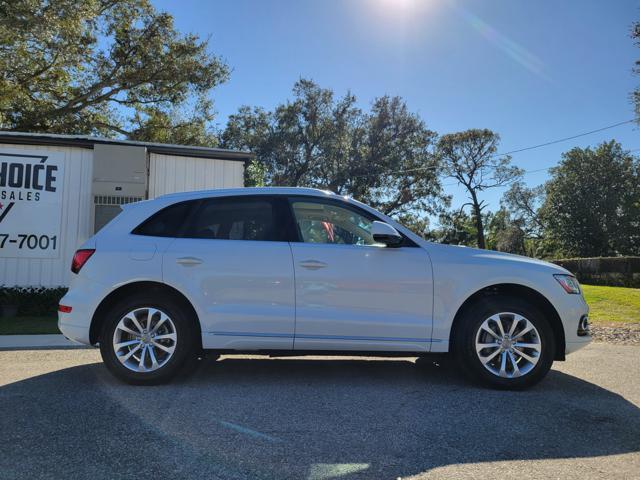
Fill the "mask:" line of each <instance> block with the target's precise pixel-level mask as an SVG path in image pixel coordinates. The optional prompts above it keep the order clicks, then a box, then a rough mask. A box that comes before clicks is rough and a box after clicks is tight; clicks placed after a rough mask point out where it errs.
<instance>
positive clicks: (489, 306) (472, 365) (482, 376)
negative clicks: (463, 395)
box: [454, 296, 555, 389]
mask: <svg viewBox="0 0 640 480" xmlns="http://www.w3.org/2000/svg"><path fill="white" fill-rule="evenodd" d="M459 322H460V323H459V324H458V328H457V331H456V333H457V334H456V338H455V339H454V342H455V344H454V347H455V353H456V357H457V360H458V363H459V364H460V366H461V368H462V370H463V371H464V372H465V373H466V374H467V376H469V377H470V378H471V379H472V380H475V381H480V382H481V383H483V384H485V385H489V386H493V387H497V388H505V389H521V388H527V387H530V386H532V385H535V384H536V383H538V382H539V381H540V380H542V379H543V378H544V376H545V375H546V374H547V373H548V371H549V369H550V368H551V365H552V364H553V357H554V352H555V339H554V337H553V331H552V330H551V328H550V326H549V323H548V322H547V320H546V319H545V317H544V315H543V314H542V312H541V311H540V310H539V309H538V308H536V307H535V305H532V304H530V303H529V302H527V301H525V300H521V299H518V298H513V297H504V296H491V297H486V298H483V299H481V300H479V301H477V302H475V303H474V304H473V305H472V306H470V307H469V308H467V309H465V311H464V312H463V314H462V316H461V318H460V319H459Z"/></svg>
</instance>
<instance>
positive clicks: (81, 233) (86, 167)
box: [0, 143, 93, 287]
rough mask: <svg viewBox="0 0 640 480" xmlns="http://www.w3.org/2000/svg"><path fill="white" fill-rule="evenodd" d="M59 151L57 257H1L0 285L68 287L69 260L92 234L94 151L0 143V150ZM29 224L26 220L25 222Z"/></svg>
mask: <svg viewBox="0 0 640 480" xmlns="http://www.w3.org/2000/svg"><path fill="white" fill-rule="evenodd" d="M2 148H4V149H12V150H14V149H15V150H30V151H34V150H37V151H43V152H52V151H55V152H62V153H63V154H64V182H63V190H64V191H63V201H62V220H61V221H62V225H61V227H60V232H61V235H60V237H61V238H60V255H59V256H58V258H51V259H49V258H44V259H40V258H0V285H10V286H13V285H21V286H27V285H34V286H35V285H42V286H46V287H55V286H61V285H67V284H68V282H69V277H70V275H71V271H70V270H69V269H70V267H71V258H72V257H73V253H74V252H75V251H76V248H77V247H78V246H79V245H80V244H81V243H82V242H84V241H85V240H86V239H87V238H89V236H90V235H91V234H92V226H91V206H92V201H93V199H92V197H91V180H92V169H93V150H90V149H86V148H77V147H53V146H34V145H10V144H4V143H3V144H0V149H2ZM24 222H25V225H28V222H29V219H28V218H25V219H24Z"/></svg>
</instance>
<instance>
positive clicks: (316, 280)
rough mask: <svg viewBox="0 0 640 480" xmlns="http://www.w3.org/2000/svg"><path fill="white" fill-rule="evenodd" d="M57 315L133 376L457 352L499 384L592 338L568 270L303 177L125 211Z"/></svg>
mask: <svg viewBox="0 0 640 480" xmlns="http://www.w3.org/2000/svg"><path fill="white" fill-rule="evenodd" d="M71 270H72V271H73V278H72V281H71V286H70V288H69V291H68V293H67V294H66V295H65V296H64V298H62V300H61V301H60V306H59V320H58V325H59V328H60V330H61V331H62V333H63V334H64V335H65V336H66V337H67V338H69V339H72V340H75V341H77V342H80V343H84V344H88V345H99V346H100V351H101V354H102V358H103V360H104V363H105V365H106V366H107V367H108V369H109V370H110V371H111V372H112V373H113V374H114V375H115V376H116V377H118V378H120V379H122V380H124V381H126V382H129V383H133V384H156V383H161V382H164V381H167V380H169V379H170V378H172V377H173V376H174V375H176V374H177V373H178V372H180V371H181V370H183V367H185V366H186V365H187V364H189V363H190V362H191V361H192V360H193V359H194V358H196V357H197V356H199V355H201V354H202V352H204V351H206V352H208V353H209V354H210V355H221V354H232V353H243V354H247V353H252V354H269V355H292V354H295V355H305V354H313V355H322V354H330V355H337V354H347V355H363V354H366V355H375V356H407V357H411V356H414V357H416V356H423V355H427V354H429V353H442V352H451V353H452V355H454V356H455V358H456V359H457V361H458V363H459V365H460V366H461V368H462V370H463V371H464V372H465V373H466V374H467V375H468V376H469V377H470V378H472V379H475V380H477V381H479V382H481V383H484V384H487V385H491V386H494V387H498V388H523V387H528V386H531V385H533V384H535V383H536V382H538V381H539V380H541V379H542V378H543V377H544V376H545V375H546V373H547V372H548V371H549V369H550V368H551V364H552V363H553V361H554V360H564V358H565V355H566V354H568V353H570V352H573V351H575V350H577V349H579V348H581V347H583V346H585V345H586V344H587V343H588V342H589V341H590V338H591V337H590V335H589V324H588V319H587V314H588V307H587V305H586V303H585V301H584V298H583V296H582V293H581V291H580V286H579V284H578V282H577V281H576V279H575V277H573V276H572V275H571V274H570V273H569V272H568V271H566V270H564V269H563V268H561V267H559V266H556V265H553V264H550V263H546V262H542V261H538V260H534V259H531V258H526V257H520V256H516V255H509V254H504V253H498V252H493V251H488V250H477V249H472V248H465V247H456V246H447V245H440V244H435V243H430V242H427V241H425V240H424V239H422V238H421V237H420V236H418V235H416V234H414V233H413V232H411V231H410V230H408V229H406V228H405V227H403V226H402V225H400V224H398V223H397V222H395V221H394V220H392V219H391V218H389V217H387V216H385V215H383V214H381V213H380V212H377V211H376V210H374V209H372V208H370V207H368V206H366V205H363V204H362V203H360V202H357V201H355V200H353V199H350V198H346V197H343V196H339V195H336V194H333V193H329V192H325V191H320V190H314V189H302V188H246V189H232V190H211V191H200V192H189V193H178V194H171V195H165V196H162V197H159V198H156V199H154V200H149V201H143V202H139V203H135V204H130V205H127V206H124V207H123V211H122V213H120V214H119V215H118V216H117V217H116V218H115V219H114V220H112V221H111V222H110V223H109V224H108V225H106V226H105V227H104V228H103V229H102V230H100V231H99V232H98V233H97V234H96V235H95V236H93V237H92V238H90V239H89V240H87V241H86V242H85V243H84V245H82V246H81V248H80V249H79V250H78V251H77V252H76V254H75V256H74V258H73V262H72V266H71Z"/></svg>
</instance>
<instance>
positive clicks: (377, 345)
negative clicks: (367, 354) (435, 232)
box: [290, 197, 433, 351]
mask: <svg viewBox="0 0 640 480" xmlns="http://www.w3.org/2000/svg"><path fill="white" fill-rule="evenodd" d="M290 204H291V211H292V215H293V216H294V219H295V224H296V225H297V230H298V236H299V239H298V240H299V241H298V242H292V243H291V249H292V254H293V262H294V271H295V285H296V333H295V343H294V348H295V349H296V350H304V349H311V350H379V351H380V350H386V351H427V350H429V348H430V343H431V340H430V335H431V327H432V302H433V298H432V291H433V285H432V272H431V263H430V260H429V257H428V254H427V253H426V252H425V251H424V250H423V249H422V248H419V247H417V246H416V245H414V244H413V243H412V242H411V241H410V240H408V239H406V240H405V242H404V243H403V246H400V247H398V248H390V247H385V246H383V245H380V244H376V243H375V242H374V240H373V237H372V235H371V233H370V229H371V224H372V222H373V221H374V220H377V218H375V217H373V216H372V215H371V214H369V212H366V211H365V210H363V209H360V208H359V207H356V206H353V205H351V204H348V203H346V202H342V201H339V200H338V201H334V200H328V199H318V198H312V197H292V198H291V199H290Z"/></svg>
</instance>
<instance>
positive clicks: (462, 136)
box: [438, 129, 522, 248]
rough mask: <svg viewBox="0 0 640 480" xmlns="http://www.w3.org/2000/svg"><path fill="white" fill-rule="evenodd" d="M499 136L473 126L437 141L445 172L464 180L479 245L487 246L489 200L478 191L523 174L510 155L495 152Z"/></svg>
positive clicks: (498, 185) (502, 184)
mask: <svg viewBox="0 0 640 480" xmlns="http://www.w3.org/2000/svg"><path fill="white" fill-rule="evenodd" d="M499 142H500V136H499V135H498V134H497V133H494V132H492V131H491V130H487V129H483V130H479V129H471V130H467V131H464V132H459V133H451V134H447V135H444V136H442V137H441V138H440V141H439V142H438V155H439V156H440V158H441V159H442V161H443V164H444V165H443V166H444V172H445V174H446V175H447V176H448V177H452V178H455V179H456V180H457V181H458V183H460V184H462V185H463V186H464V187H465V188H466V190H467V193H468V195H469V203H468V204H465V205H463V207H464V206H467V205H469V206H471V209H472V212H473V218H474V221H475V223H476V232H477V233H476V235H477V245H478V248H486V241H485V234H484V225H483V221H482V211H483V210H484V209H485V207H486V206H487V204H486V203H485V202H484V200H480V198H479V194H480V193H482V192H483V191H485V190H488V189H490V188H495V187H501V186H504V185H506V184H508V183H510V182H513V181H514V180H516V179H517V178H518V177H520V176H521V175H522V170H520V169H519V168H517V167H513V166H511V165H510V163H511V157H509V156H502V157H498V156H496V151H497V146H498V143H499Z"/></svg>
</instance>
